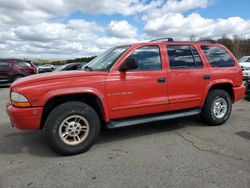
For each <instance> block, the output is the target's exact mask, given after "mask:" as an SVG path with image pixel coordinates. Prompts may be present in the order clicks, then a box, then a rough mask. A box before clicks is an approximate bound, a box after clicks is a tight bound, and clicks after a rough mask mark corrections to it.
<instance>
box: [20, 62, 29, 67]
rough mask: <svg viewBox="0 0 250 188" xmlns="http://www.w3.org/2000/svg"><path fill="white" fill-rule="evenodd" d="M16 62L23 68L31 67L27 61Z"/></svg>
mask: <svg viewBox="0 0 250 188" xmlns="http://www.w3.org/2000/svg"><path fill="white" fill-rule="evenodd" d="M18 64H19V65H20V66H21V67H24V68H29V67H31V64H30V63H28V62H18Z"/></svg>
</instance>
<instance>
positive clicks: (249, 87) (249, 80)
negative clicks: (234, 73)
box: [245, 76, 250, 96]
mask: <svg viewBox="0 0 250 188" xmlns="http://www.w3.org/2000/svg"><path fill="white" fill-rule="evenodd" d="M245 87H246V95H247V96H250V76H249V77H247V79H246V82H245Z"/></svg>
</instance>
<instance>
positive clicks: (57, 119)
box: [45, 102, 100, 156]
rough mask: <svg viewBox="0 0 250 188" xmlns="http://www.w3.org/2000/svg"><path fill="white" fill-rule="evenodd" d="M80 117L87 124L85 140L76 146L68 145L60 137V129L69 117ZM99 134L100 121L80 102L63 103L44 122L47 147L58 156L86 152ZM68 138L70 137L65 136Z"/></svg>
mask: <svg viewBox="0 0 250 188" xmlns="http://www.w3.org/2000/svg"><path fill="white" fill-rule="evenodd" d="M72 116H80V117H81V118H84V119H85V120H86V121H87V123H88V125H89V126H88V127H89V128H88V134H87V133H86V137H85V139H84V140H83V141H82V142H81V143H79V144H76V145H69V144H67V143H65V142H64V141H63V138H61V137H60V131H61V130H62V129H61V128H60V127H61V126H62V123H63V122H64V121H65V120H66V119H67V118H69V117H72ZM99 132H100V120H99V117H98V115H97V113H96V112H95V110H93V108H91V107H90V106H89V105H87V104H85V103H82V102H65V103H63V104H61V105H59V106H57V107H56V108H55V109H53V110H52V111H51V112H50V114H49V115H48V117H47V119H46V121H45V135H46V138H47V142H48V145H49V146H50V147H51V148H52V149H53V150H54V151H55V152H56V153H58V154H60V155H65V156H66V155H74V154H79V153H83V152H86V151H87V150H88V149H89V148H90V147H91V146H92V145H93V143H94V141H95V140H96V139H97V137H98V135H99ZM67 137H70V136H67Z"/></svg>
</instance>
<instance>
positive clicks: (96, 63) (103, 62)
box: [83, 46, 130, 71]
mask: <svg viewBox="0 0 250 188" xmlns="http://www.w3.org/2000/svg"><path fill="white" fill-rule="evenodd" d="M129 47H130V46H119V47H115V48H111V49H109V50H108V51H106V52H104V53H103V54H101V55H100V56H97V57H96V58H95V59H93V60H92V61H90V62H89V63H88V64H86V65H85V66H84V67H83V69H84V70H90V71H92V70H93V71H108V70H110V69H111V67H112V66H113V65H114V64H115V63H116V61H117V60H118V59H119V58H120V57H121V56H122V55H123V54H124V53H125V52H126V51H127V50H128V49H129Z"/></svg>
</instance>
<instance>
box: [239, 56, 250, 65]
mask: <svg viewBox="0 0 250 188" xmlns="http://www.w3.org/2000/svg"><path fill="white" fill-rule="evenodd" d="M239 62H249V63H250V56H243V57H242V58H240V59H239Z"/></svg>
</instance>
